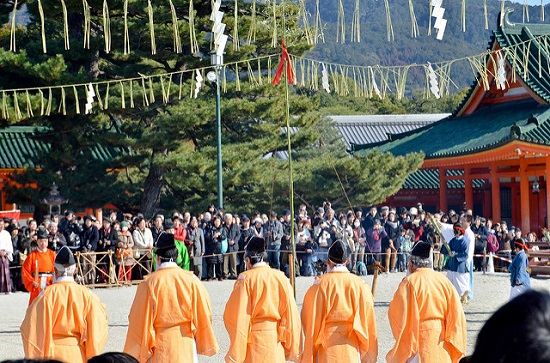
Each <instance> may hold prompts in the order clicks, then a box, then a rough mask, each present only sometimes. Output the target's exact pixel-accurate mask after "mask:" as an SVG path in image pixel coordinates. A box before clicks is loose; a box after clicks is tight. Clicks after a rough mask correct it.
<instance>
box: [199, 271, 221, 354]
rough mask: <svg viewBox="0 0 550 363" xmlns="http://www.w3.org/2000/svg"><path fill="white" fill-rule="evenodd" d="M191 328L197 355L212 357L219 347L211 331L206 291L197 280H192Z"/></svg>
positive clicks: (208, 301) (210, 315) (210, 314)
mask: <svg viewBox="0 0 550 363" xmlns="http://www.w3.org/2000/svg"><path fill="white" fill-rule="evenodd" d="M194 280H195V281H194V282H195V283H194V295H195V296H194V298H195V299H194V303H193V309H194V313H193V327H194V332H193V334H194V338H195V344H196V345H197V353H198V354H202V355H206V356H212V355H214V354H216V353H217V352H218V351H219V350H220V347H219V346H218V342H217V340H216V337H215V336H214V331H213V329H212V309H211V307H210V297H209V296H208V291H207V290H206V288H205V287H204V285H203V284H202V283H201V282H200V280H199V279H198V278H194Z"/></svg>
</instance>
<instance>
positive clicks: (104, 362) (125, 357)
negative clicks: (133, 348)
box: [88, 352, 138, 363]
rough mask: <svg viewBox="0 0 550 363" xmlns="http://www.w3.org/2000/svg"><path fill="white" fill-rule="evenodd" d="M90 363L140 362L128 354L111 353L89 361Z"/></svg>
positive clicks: (97, 356)
mask: <svg viewBox="0 0 550 363" xmlns="http://www.w3.org/2000/svg"><path fill="white" fill-rule="evenodd" d="M88 363H138V360H137V359H136V358H134V357H132V356H131V355H130V354H127V353H119V352H109V353H103V354H101V355H96V356H95V357H93V358H90V359H88Z"/></svg>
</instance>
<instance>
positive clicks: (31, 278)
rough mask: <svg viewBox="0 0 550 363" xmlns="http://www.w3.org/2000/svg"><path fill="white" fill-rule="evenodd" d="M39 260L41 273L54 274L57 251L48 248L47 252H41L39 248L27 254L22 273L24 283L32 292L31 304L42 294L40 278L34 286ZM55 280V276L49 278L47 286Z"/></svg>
mask: <svg viewBox="0 0 550 363" xmlns="http://www.w3.org/2000/svg"><path fill="white" fill-rule="evenodd" d="M37 261H38V272H39V273H51V274H53V262H54V261H55V252H54V251H52V250H50V249H48V248H47V249H46V251H45V252H40V251H39V250H34V251H32V252H31V253H29V255H28V256H27V259H26V260H25V262H24V263H23V266H22V267H21V275H22V277H23V284H25V288H26V289H27V291H28V292H30V293H31V297H30V298H29V305H31V303H32V302H33V300H34V299H36V297H37V296H38V294H40V278H39V279H38V284H39V286H38V287H34V285H33V284H34V282H35V281H36V280H35V276H36V262H37ZM52 281H53V276H51V277H48V278H47V283H46V285H47V286H50V285H51V284H52Z"/></svg>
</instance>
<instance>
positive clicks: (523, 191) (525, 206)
mask: <svg viewBox="0 0 550 363" xmlns="http://www.w3.org/2000/svg"><path fill="white" fill-rule="evenodd" d="M527 165H528V163H527V159H526V158H521V160H520V163H519V194H520V208H519V211H520V213H521V214H520V215H521V219H520V221H521V230H522V231H526V232H525V233H528V232H529V229H530V227H531V222H530V221H531V218H530V217H531V216H530V214H531V213H530V209H529V193H530V190H529V175H528V174H527Z"/></svg>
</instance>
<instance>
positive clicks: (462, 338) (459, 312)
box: [445, 286, 466, 363]
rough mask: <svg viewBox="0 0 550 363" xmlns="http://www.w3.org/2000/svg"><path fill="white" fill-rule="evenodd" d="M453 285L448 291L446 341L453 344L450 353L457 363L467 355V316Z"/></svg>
mask: <svg viewBox="0 0 550 363" xmlns="http://www.w3.org/2000/svg"><path fill="white" fill-rule="evenodd" d="M451 287H452V289H451V290H448V292H447V295H448V298H447V301H448V304H449V306H448V309H447V316H446V317H445V341H446V342H448V343H449V344H450V345H451V347H452V349H451V348H450V349H449V355H450V356H451V361H452V362H453V363H456V362H458V361H459V360H460V359H461V358H462V357H463V356H464V355H466V316H465V315H464V309H463V308H462V303H461V302H460V298H459V297H458V294H457V293H456V291H455V289H454V287H453V286H451Z"/></svg>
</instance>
